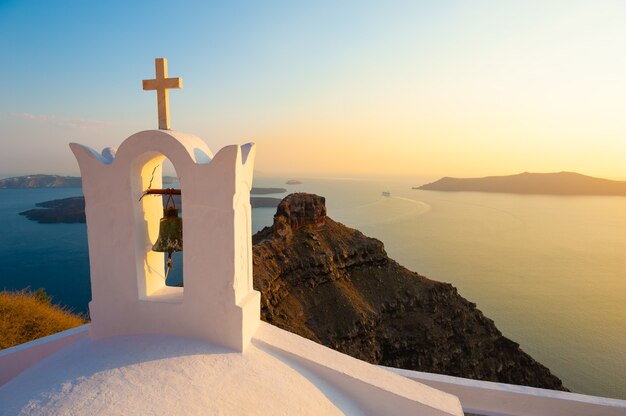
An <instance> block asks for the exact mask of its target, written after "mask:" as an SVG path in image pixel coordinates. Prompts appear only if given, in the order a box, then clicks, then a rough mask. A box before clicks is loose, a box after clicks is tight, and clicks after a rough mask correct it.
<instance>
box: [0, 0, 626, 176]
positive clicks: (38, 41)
mask: <svg viewBox="0 0 626 416" xmlns="http://www.w3.org/2000/svg"><path fill="white" fill-rule="evenodd" d="M170 9H171V8H170V7H169V4H168V3H165V2H161V1H154V2H149V3H148V2H133V3H132V4H128V3H126V2H117V1H112V2H102V3H91V2H90V3H75V4H72V5H71V6H67V7H59V6H58V5H55V4H54V3H50V2H37V1H34V2H17V1H7V2H0V39H1V40H0V48H1V50H2V52H3V56H5V57H7V58H8V59H7V63H6V64H5V65H2V66H1V67H0V75H2V78H3V79H4V80H9V81H10V82H7V83H6V85H5V91H4V94H3V96H4V97H5V99H4V100H2V101H0V122H1V123H2V126H3V129H2V133H1V134H0V141H1V143H2V149H3V151H2V152H0V171H2V172H4V173H7V174H9V173H10V174H15V175H19V174H31V173H38V172H40V173H58V174H74V173H77V172H78V167H77V165H76V162H75V160H74V157H73V155H72V154H71V152H70V150H69V148H68V145H67V144H68V143H69V142H79V143H82V144H85V145H88V146H90V147H93V148H94V149H97V150H100V149H102V148H104V147H107V146H112V147H117V146H119V144H120V143H121V142H122V141H123V140H124V139H125V138H126V137H128V136H130V135H131V134H133V133H135V132H137V131H141V130H146V129H151V128H156V126H157V116H156V97H155V93H154V92H153V91H143V90H142V88H141V81H142V80H143V79H150V78H153V77H154V58H156V57H166V58H168V60H169V75H170V76H173V77H182V78H183V89H181V90H173V91H171V93H170V101H171V118H172V128H173V129H175V130H180V131H186V132H192V133H195V134H197V135H198V136H199V137H201V138H202V139H204V140H205V141H206V142H207V143H208V145H209V146H210V147H211V149H213V150H214V151H217V150H218V149H219V148H221V147H223V146H225V145H228V144H231V143H245V142H248V141H254V142H256V143H257V144H258V154H257V161H256V165H257V167H258V168H259V171H261V172H264V173H266V174H277V175H289V176H291V175H298V176H305V175H320V174H321V175H335V176H348V177H353V176H356V177H363V176H366V177H383V176H385V177H386V176H393V177H411V176H416V177H432V178H438V177H442V176H454V177H482V176H493V175H509V174H515V173H520V172H525V171H530V172H559V171H573V172H579V173H582V174H585V175H589V176H595V177H601V178H608V179H618V180H623V179H625V178H626V168H625V167H624V163H623V158H624V155H625V154H626V140H625V139H626V117H624V115H623V109H624V108H626V77H625V76H624V74H626V58H625V56H626V54H624V52H625V51H626V3H623V2H619V1H609V0H606V1H600V2H588V1H552V2H548V3H546V2H540V1H529V2H523V3H511V2H506V3H505V2H494V1H476V2H471V3H463V2H458V1H452V0H449V1H441V2H436V3H435V2H401V1H394V2H387V3H385V4H379V3H373V2H372V3H370V2H342V3H339V4H338V3H336V2H316V3H315V4H309V3H298V4H296V3H282V2H264V3H262V4H261V3H254V2H250V3H245V2H244V3H238V4H207V3H205V2H191V3H186V4H185V5H184V6H182V7H179V8H177V9H176V13H175V14H174V15H173V14H171V13H169V12H168V11H169V10H170ZM6 97H9V99H7V98H6Z"/></svg>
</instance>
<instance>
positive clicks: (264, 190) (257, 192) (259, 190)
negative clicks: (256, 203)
mask: <svg viewBox="0 0 626 416" xmlns="http://www.w3.org/2000/svg"><path fill="white" fill-rule="evenodd" d="M285 192H287V190H286V189H285V188H255V187H252V189H251V190H250V194H252V195H267V194H284V193H285Z"/></svg>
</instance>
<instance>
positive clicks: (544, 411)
mask: <svg viewBox="0 0 626 416" xmlns="http://www.w3.org/2000/svg"><path fill="white" fill-rule="evenodd" d="M88 332H89V325H84V326H82V327H79V328H74V329H71V330H68V331H64V332H61V333H59V334H56V335H51V336H49V337H45V338H42V339H40V340H36V341H32V342H29V343H26V344H23V345H19V346H16V347H13V348H9V349H6V350H3V351H0V402H1V403H2V406H1V407H0V414H2V415H4V414H7V415H8V414H20V412H21V413H22V414H29V415H30V414H33V415H37V414H40V415H43V414H46V415H48V414H80V413H84V412H87V411H88V413H90V414H107V415H108V414H116V413H120V414H121V413H126V414H132V413H136V412H138V411H141V412H142V413H143V414H151V413H153V414H300V415H306V414H328V415H331V414H348V415H362V414H385V415H392V414H397V415H404V414H460V413H458V412H455V409H454V408H449V409H448V410H445V402H450V397H451V396H448V395H442V394H440V392H439V391H438V390H440V391H442V392H446V393H449V394H450V395H454V396H456V397H458V398H459V399H460V403H461V405H462V408H463V411H464V412H466V414H477V415H488V416H505V415H506V416H531V415H532V416H547V415H571V416H578V415H581V416H582V415H597V416H617V415H620V416H623V415H626V401H624V400H617V399H608V398H602V397H595V396H587V395H582V394H576V393H566V392H559V391H552V390H545V389H537V388H532V387H523V386H515V385H510V384H502V383H492V382H484V381H476V380H469V379H463V378H458V377H450V376H444V375H438V374H429V373H422V372H418V371H410V370H402V369H394V368H387V367H374V366H371V365H369V364H367V363H364V362H361V361H359V360H356V359H354V358H351V357H347V356H345V355H343V354H340V353H338V352H336V351H332V350H330V349H328V348H326V347H323V346H321V345H318V344H315V343H313V342H312V341H309V340H306V339H304V338H301V337H299V336H297V335H294V334H290V333H288V332H285V331H283V330H280V329H278V328H276V327H273V326H271V325H269V324H266V323H262V324H261V327H260V328H259V330H258V332H257V334H256V335H255V337H254V338H253V340H252V344H251V346H250V347H249V348H248V350H247V351H246V352H244V353H241V352H237V351H233V350H229V349H226V348H223V347H218V346H215V345H213V344H211V343H208V342H206V341H200V340H193V339H188V338H182V337H175V336H165V335H148V334H144V335H131V336H123V337H114V338H108V339H104V340H99V341H92V340H91V339H90V337H89V336H88ZM425 385H427V386H431V387H433V389H430V388H428V387H426V386H425ZM435 389H437V390H435ZM446 396H447V397H446ZM425 397H426V398H427V402H428V400H430V405H429V404H428V403H427V402H424V398H425ZM181 398H182V399H181ZM419 401H421V403H419ZM441 405H443V406H444V408H443V409H442V408H439V409H437V408H436V407H437V406H441ZM431 406H432V407H431Z"/></svg>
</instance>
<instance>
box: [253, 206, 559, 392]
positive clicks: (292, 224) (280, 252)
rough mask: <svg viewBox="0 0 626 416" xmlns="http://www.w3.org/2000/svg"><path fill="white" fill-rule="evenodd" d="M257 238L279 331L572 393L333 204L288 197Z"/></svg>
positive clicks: (266, 301)
mask: <svg viewBox="0 0 626 416" xmlns="http://www.w3.org/2000/svg"><path fill="white" fill-rule="evenodd" d="M253 240H254V243H255V245H254V259H253V262H254V284H255V288H256V289H257V290H260V291H261V293H262V301H261V302H262V305H261V308H262V310H261V314H262V318H263V319H264V320H265V321H267V322H269V323H271V324H273V325H277V326H279V327H281V328H283V329H286V330H288V331H291V332H295V333H297V334H299V335H302V336H304V337H307V338H309V339H312V340H314V341H316V342H319V343H322V344H324V345H326V346H329V347H331V348H334V349H336V350H339V351H341V352H343V353H346V354H349V355H352V356H354V357H357V358H360V359H362V360H365V361H368V362H370V363H374V364H381V365H386V366H391V367H400V368H407V369H413V370H419V371H428V372H433V373H441V374H449V375H453V376H460V377H466V378H472V379H478V380H490V381H498V382H504V383H512V384H520V385H527V386H535V387H542V388H549V389H558V390H565V388H564V387H563V384H562V383H561V380H559V379H558V378H557V377H555V376H554V375H552V374H551V373H550V370H548V369H547V368H546V367H544V366H543V365H541V364H539V363H538V362H537V361H535V360H534V359H533V358H532V357H530V356H529V355H528V354H526V353H525V352H523V351H522V350H521V349H520V348H519V345H518V344H516V343H515V342H513V341H511V340H509V339H508V338H505V337H504V336H502V334H501V333H500V331H499V330H498V329H497V328H496V326H495V325H494V322H493V321H492V320H491V319H488V318H487V317H485V316H484V315H483V314H482V312H481V311H480V310H478V309H477V308H476V305H475V304H474V303H472V302H469V301H467V300H466V299H464V298H463V297H462V296H460V295H459V294H458V292H457V290H456V288H454V287H453V286H452V285H450V284H447V283H441V282H436V281H433V280H430V279H428V278H426V277H424V276H420V275H419V274H417V273H414V272H412V271H410V270H408V269H406V268H404V267H402V266H401V265H399V264H398V263H396V262H395V261H394V260H392V259H390V258H389V257H387V254H386V252H385V248H384V246H383V243H382V242H380V241H378V240H376V239H373V238H368V237H366V236H365V235H363V234H362V233H361V232H359V231H357V230H354V229H351V228H348V227H346V226H344V225H342V224H340V223H338V222H335V221H333V220H332V219H330V218H329V217H328V216H327V215H326V207H325V200H324V198H323V197H320V196H317V195H311V194H292V195H289V196H287V197H286V198H285V199H284V200H283V201H282V202H281V203H280V205H279V206H278V209H277V213H276V215H275V217H274V224H273V226H272V227H266V228H265V229H263V230H261V231H260V232H258V233H257V234H256V235H255V236H254V237H253Z"/></svg>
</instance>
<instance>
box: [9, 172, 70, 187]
mask: <svg viewBox="0 0 626 416" xmlns="http://www.w3.org/2000/svg"><path fill="white" fill-rule="evenodd" d="M81 187H82V181H81V179H80V176H59V175H27V176H16V177H13V178H6V179H0V189H31V188H81Z"/></svg>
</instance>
